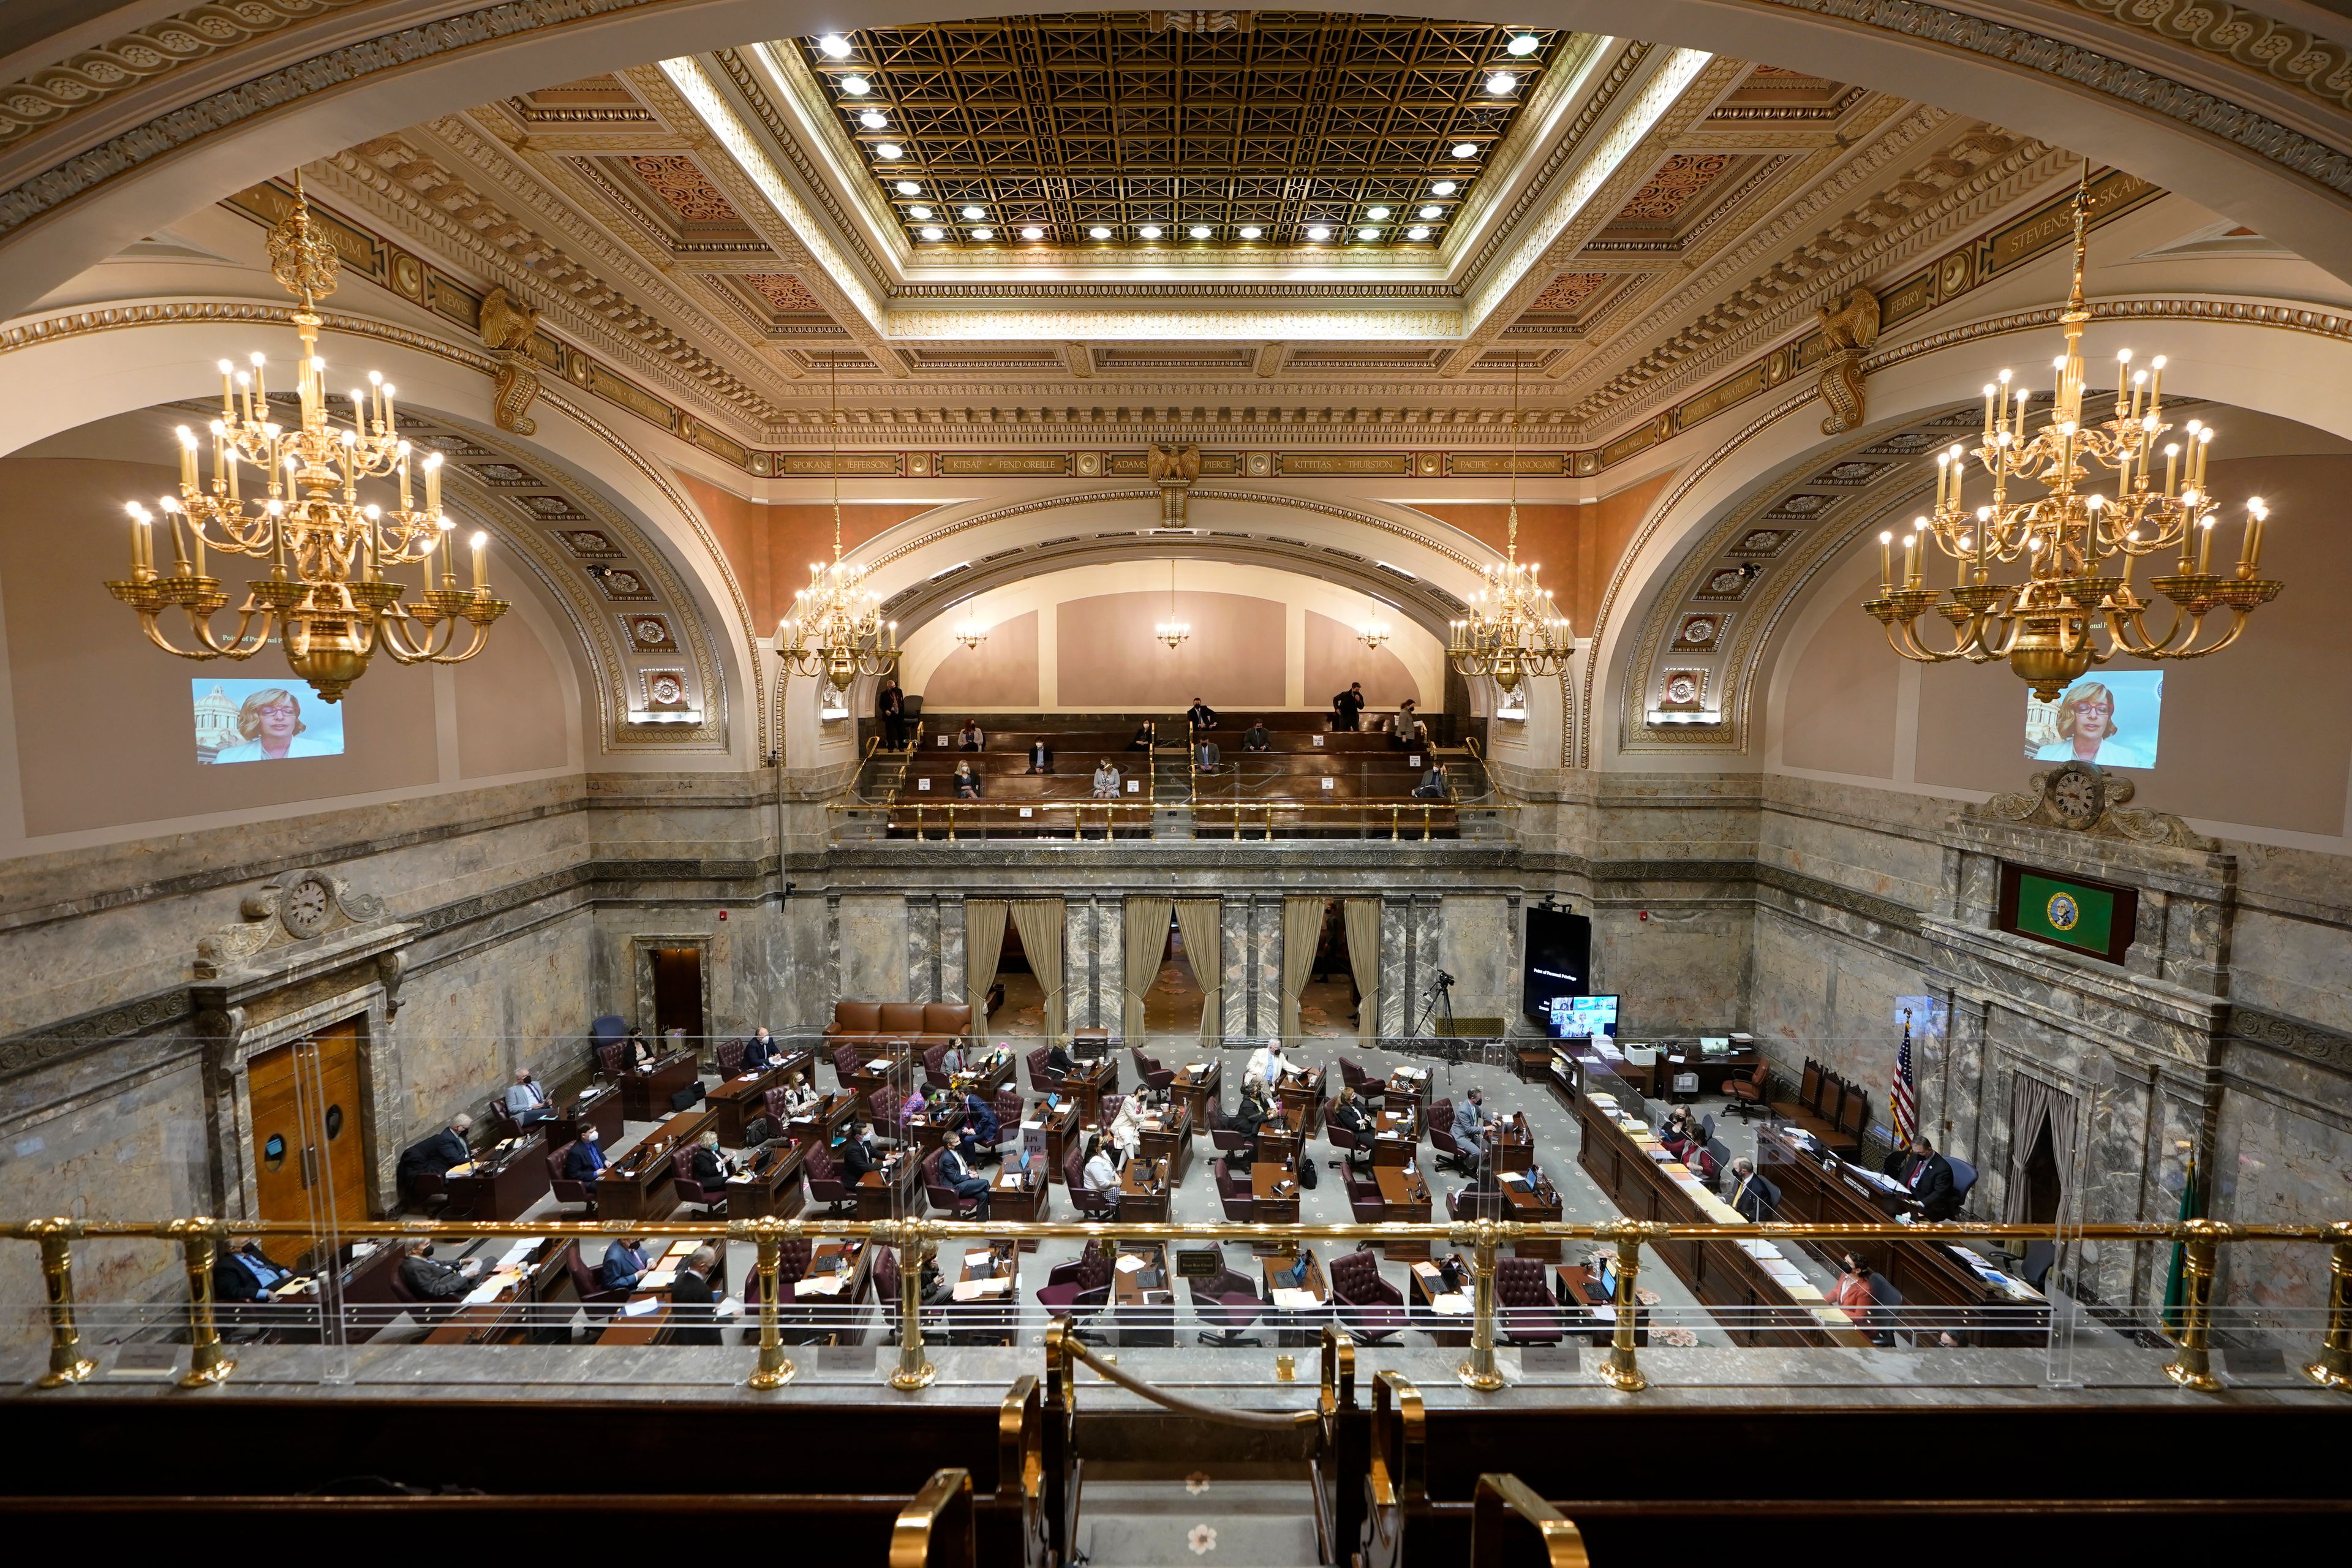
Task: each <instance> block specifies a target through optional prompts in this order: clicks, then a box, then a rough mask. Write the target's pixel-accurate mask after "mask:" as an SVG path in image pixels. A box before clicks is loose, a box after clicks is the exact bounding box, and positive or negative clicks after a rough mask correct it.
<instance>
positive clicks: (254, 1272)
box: [213, 1241, 294, 1301]
mask: <svg viewBox="0 0 2352 1568" xmlns="http://www.w3.org/2000/svg"><path fill="white" fill-rule="evenodd" d="M293 1278H294V1271H293V1270H292V1269H290V1268H278V1265H276V1264H275V1263H272V1262H270V1261H269V1259H268V1258H265V1257H263V1256H262V1254H261V1249H260V1248H259V1247H256V1246H254V1244H253V1243H251V1242H249V1241H248V1242H247V1243H246V1244H245V1245H244V1246H243V1247H222V1248H221V1249H220V1258H219V1261H218V1262H216V1263H215V1264H214V1265H213V1296H214V1298H215V1300H222V1301H267V1300H269V1293H270V1292H271V1291H273V1290H275V1289H278V1287H279V1286H280V1285H284V1284H287V1283H288V1282H289V1281H290V1280H292V1279H293Z"/></svg>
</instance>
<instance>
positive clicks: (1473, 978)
mask: <svg viewBox="0 0 2352 1568" xmlns="http://www.w3.org/2000/svg"><path fill="white" fill-rule="evenodd" d="M1512 914H1513V900H1508V899H1504V898H1500V897H1479V896H1474V895H1470V894H1451V895H1448V896H1447V897H1445V898H1444V899H1442V900H1439V931H1440V935H1439V937H1438V945H1439V950H1440V952H1442V953H1443V954H1444V968H1445V969H1446V971H1447V972H1448V973H1451V974H1452V975H1453V976H1454V1013H1455V1015H1456V1016H1465V1017H1481V1018H1486V1017H1499V1018H1502V1019H1504V1020H1505V1022H1506V1024H1507V1023H1508V1021H1509V1020H1510V1019H1511V1018H1512V1017H1514V1016H1517V1013H1518V1010H1519V976H1518V971H1517V963H1516V953H1517V945H1518V944H1517V932H1516V931H1514V930H1513V927H1514V925H1515V924H1516V923H1517V922H1516V921H1513V919H1512V918H1511V917H1512Z"/></svg>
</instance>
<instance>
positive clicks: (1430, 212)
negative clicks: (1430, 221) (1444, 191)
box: [1421, 202, 1445, 217]
mask: <svg viewBox="0 0 2352 1568" xmlns="http://www.w3.org/2000/svg"><path fill="white" fill-rule="evenodd" d="M1421 216H1423V217H1444V216H1445V209H1444V207H1442V206H1439V205H1437V204H1436V203H1435V202H1432V203H1430V204H1429V205H1427V206H1425V207H1423V208H1422V209H1421Z"/></svg>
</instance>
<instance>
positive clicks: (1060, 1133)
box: [1035, 1096, 1078, 1182]
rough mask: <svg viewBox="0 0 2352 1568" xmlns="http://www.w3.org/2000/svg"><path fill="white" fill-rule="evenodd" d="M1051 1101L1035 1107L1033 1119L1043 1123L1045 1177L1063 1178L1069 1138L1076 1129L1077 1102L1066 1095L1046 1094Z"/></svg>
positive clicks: (1051, 1178) (1056, 1179) (1051, 1179)
mask: <svg viewBox="0 0 2352 1568" xmlns="http://www.w3.org/2000/svg"><path fill="white" fill-rule="evenodd" d="M1047 1098H1048V1099H1049V1100H1052V1101H1053V1103H1051V1104H1049V1105H1046V1104H1041V1105H1040V1106H1038V1107H1037V1115H1036V1117H1035V1120H1037V1121H1043V1122H1044V1123H1045V1178H1046V1180H1048V1181H1054V1182H1059V1181H1062V1180H1063V1175H1062V1169H1063V1162H1064V1161H1065V1160H1066V1159H1068V1158H1069V1153H1070V1150H1071V1148H1072V1147H1073V1144H1072V1142H1071V1140H1072V1139H1073V1138H1074V1137H1075V1136H1076V1132H1077V1129H1078V1103H1077V1101H1076V1100H1071V1099H1069V1098H1067V1097H1066V1096H1048V1097H1047Z"/></svg>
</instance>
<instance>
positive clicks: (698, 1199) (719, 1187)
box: [669, 1149, 727, 1219]
mask: <svg viewBox="0 0 2352 1568" xmlns="http://www.w3.org/2000/svg"><path fill="white" fill-rule="evenodd" d="M693 1157H694V1152H693V1151H692V1150H690V1149H681V1150H679V1151H678V1152H677V1155H676V1157H674V1158H673V1159H672V1160H671V1161H670V1163H669V1164H670V1184H671V1185H672V1186H674V1187H676V1188H677V1201H678V1202H679V1203H681V1204H685V1205H692V1206H698V1207H700V1208H701V1210H702V1215H701V1217H702V1218H704V1219H719V1218H723V1217H724V1216H725V1215H726V1211H727V1184H726V1183H725V1182H723V1181H721V1182H719V1183H718V1184H715V1185H712V1186H708V1187H706V1186H704V1185H703V1184H701V1183H700V1182H698V1181H696V1180H695V1179H694V1178H693V1177H692V1176H690V1175H688V1174H687V1171H686V1164H687V1162H688V1160H690V1159H692V1158H693Z"/></svg>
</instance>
